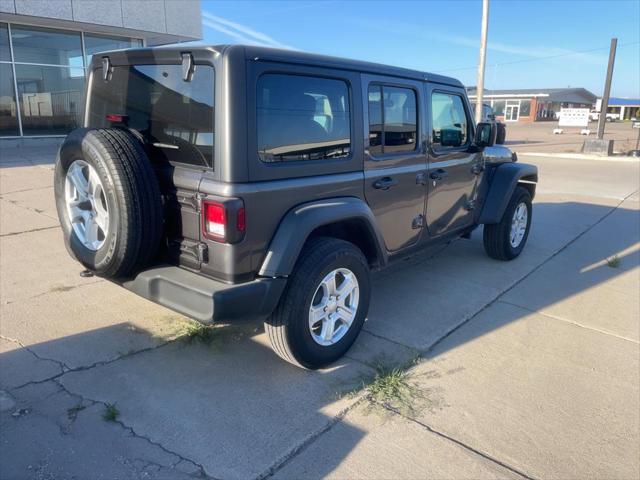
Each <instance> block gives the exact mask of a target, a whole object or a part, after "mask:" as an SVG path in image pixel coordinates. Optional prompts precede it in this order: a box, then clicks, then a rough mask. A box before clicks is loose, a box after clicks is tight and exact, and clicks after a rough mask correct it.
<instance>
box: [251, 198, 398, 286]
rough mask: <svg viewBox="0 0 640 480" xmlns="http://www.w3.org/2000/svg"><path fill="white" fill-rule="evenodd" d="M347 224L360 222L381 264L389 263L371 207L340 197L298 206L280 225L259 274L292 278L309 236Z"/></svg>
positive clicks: (358, 201) (357, 200)
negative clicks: (328, 226) (319, 228)
mask: <svg viewBox="0 0 640 480" xmlns="http://www.w3.org/2000/svg"><path fill="white" fill-rule="evenodd" d="M345 220H360V221H361V222H362V223H363V225H364V226H365V227H366V230H367V232H368V234H369V235H370V236H371V240H373V243H374V245H375V248H376V253H377V263H378V264H379V266H381V267H382V266H384V265H386V263H387V252H386V250H385V247H384V240H383V239H382V235H381V234H380V232H379V231H378V229H377V228H376V220H375V216H374V215H373V212H372V211H371V209H370V208H369V206H368V205H367V204H366V203H365V202H364V201H362V200H361V199H359V198H356V197H337V198H329V199H326V200H317V201H313V202H309V203H304V204H301V205H298V206H297V207H295V208H293V209H292V210H290V211H289V212H288V213H287V214H286V215H285V216H284V218H283V219H282V221H281V222H280V225H279V226H278V229H277V230H276V233H275V235H274V236H273V239H272V240H271V243H270V244H269V249H268V251H267V254H266V257H265V259H264V261H263V262H262V266H261V268H260V271H259V272H258V274H259V275H260V276H263V277H286V276H288V275H290V274H291V272H292V271H293V268H294V266H295V264H296V261H297V260H298V256H299V255H300V252H301V251H302V247H303V246H304V244H305V242H306V241H307V238H308V237H309V235H310V234H311V233H312V232H313V231H314V230H315V229H317V228H318V227H322V226H325V225H329V224H332V223H337V222H341V221H345Z"/></svg>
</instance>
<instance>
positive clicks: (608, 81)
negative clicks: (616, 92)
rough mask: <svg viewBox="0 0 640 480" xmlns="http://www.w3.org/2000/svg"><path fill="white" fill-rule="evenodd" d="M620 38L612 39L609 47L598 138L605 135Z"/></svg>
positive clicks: (600, 138)
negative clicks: (614, 65)
mask: <svg viewBox="0 0 640 480" xmlns="http://www.w3.org/2000/svg"><path fill="white" fill-rule="evenodd" d="M617 45H618V39H617V38H612V39H611V48H610V49H609V66H608V67H607V78H606V80H605V81H604V93H603V94H602V102H601V103H600V115H599V116H598V139H599V140H602V137H603V136H604V124H605V122H606V121H607V109H608V108H609V94H610V93H611V78H612V77H613V64H614V62H615V60H616V46H617Z"/></svg>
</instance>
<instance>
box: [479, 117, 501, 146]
mask: <svg viewBox="0 0 640 480" xmlns="http://www.w3.org/2000/svg"><path fill="white" fill-rule="evenodd" d="M496 135H497V128H496V124H495V123H488V122H480V123H479V124H478V125H477V126H476V138H475V144H476V146H478V147H491V146H493V145H494V144H495V143H496Z"/></svg>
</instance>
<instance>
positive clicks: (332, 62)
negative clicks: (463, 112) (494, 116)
mask: <svg viewBox="0 0 640 480" xmlns="http://www.w3.org/2000/svg"><path fill="white" fill-rule="evenodd" d="M237 50H240V51H244V57H245V59H246V60H255V61H260V60H268V61H277V62H282V63H292V64H298V65H312V66H319V67H329V68H337V69H342V70H352V71H358V72H366V73H372V74H379V75H389V76H395V77H403V78H410V79H414V80H426V81H429V82H435V83H442V84H446V85H452V86H455V87H460V88H464V85H462V83H461V82H460V81H459V80H457V79H455V78H452V77H446V76H444V75H438V74H435V73H427V72H421V71H419V70H411V69H408V68H401V67H393V66H390V65H383V64H379V63H372V62H363V61H360V60H351V59H346V58H340V57H332V56H328V55H319V54H314V53H307V52H301V51H298V50H285V49H278V48H268V47H259V46H253V45H227V44H221V45H185V44H174V45H166V46H158V47H148V48H135V49H127V50H114V51H111V52H103V53H100V54H98V55H94V68H95V67H97V66H98V65H97V63H98V61H99V59H98V58H97V57H103V56H109V55H113V56H114V57H118V58H122V57H127V58H129V59H134V58H141V57H146V56H152V57H153V58H157V59H158V60H160V58H163V57H164V58H166V56H167V55H171V54H172V53H174V54H175V57H176V59H179V58H180V54H181V53H183V52H199V53H207V52H211V53H212V54H215V53H216V52H217V53H218V54H220V55H221V56H229V54H230V53H231V52H237ZM152 52H156V53H158V52H162V53H163V55H161V56H156V55H153V54H152ZM194 56H195V54H194Z"/></svg>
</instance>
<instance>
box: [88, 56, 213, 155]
mask: <svg viewBox="0 0 640 480" xmlns="http://www.w3.org/2000/svg"><path fill="white" fill-rule="evenodd" d="M90 95H91V97H90V105H89V126H91V127H110V126H126V127H128V128H131V129H134V130H136V131H138V132H139V133H140V134H141V135H142V136H143V137H144V138H145V140H146V141H147V143H148V144H149V146H150V147H151V148H153V149H154V155H153V156H154V158H160V159H166V160H168V161H170V162H174V163H186V164H190V165H197V166H205V167H213V145H214V122H213V120H214V70H213V67H211V66H207V65H197V66H196V69H195V72H194V75H193V78H192V80H191V81H190V82H186V81H184V80H183V75H182V66H181V65H130V66H118V67H114V68H113V74H112V78H111V80H109V81H108V82H105V81H104V80H103V78H102V68H98V69H96V70H95V71H94V76H93V81H92V88H91V93H90Z"/></svg>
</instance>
